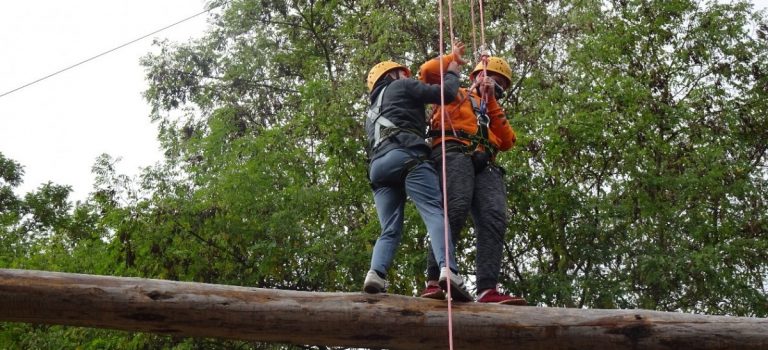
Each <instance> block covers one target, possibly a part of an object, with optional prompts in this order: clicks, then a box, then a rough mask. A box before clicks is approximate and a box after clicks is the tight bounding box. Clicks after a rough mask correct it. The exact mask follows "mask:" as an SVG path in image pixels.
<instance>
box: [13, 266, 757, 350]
mask: <svg viewBox="0 0 768 350" xmlns="http://www.w3.org/2000/svg"><path fill="white" fill-rule="evenodd" d="M452 315H453V316H452V317H453V327H454V329H453V339H454V348H455V349H675V350H680V349H768V319H762V318H748V317H728V316H706V315H693V314H683V313H667V312H659V311H648V310H588V309H561V308H541V307H533V306H523V307H519V306H503V305H485V304H477V303H453V307H452ZM0 321H8V322H27V323H37V324H58V325H70V326H86V327H98V328H110V329H118V330H126V331H134V332H153V333H160V334H167V335H173V336H184V337H215V338H227V339H241V340H251V341H260V342H280V343H291V344H306V345H327V346H349V347H367V348H387V349H419V350H422V349H447V348H448V329H447V324H448V322H447V321H448V314H447V303H446V302H445V301H439V300H430V299H421V298H413V297H406V296H400V295H392V294H378V295H370V294H364V293H357V292H356V293H318V292H301V291H286V290H274V289H259V288H249V287H237V286H223V285H213V284H204V283H191V282H176V281H164V280H153V279H142V278H125V277H108V276H93V275H83V274H71V273H57V272H45V271H30V270H10V269H0Z"/></svg>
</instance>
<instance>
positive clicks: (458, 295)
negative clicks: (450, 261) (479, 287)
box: [438, 267, 473, 302]
mask: <svg viewBox="0 0 768 350" xmlns="http://www.w3.org/2000/svg"><path fill="white" fill-rule="evenodd" d="M449 272H450V270H448V268H447V267H444V268H442V269H440V279H439V280H438V283H439V284H440V288H442V289H443V290H445V291H447V290H448V274H449ZM450 275H451V298H452V299H453V300H456V301H463V302H467V301H472V300H473V299H472V294H469V292H468V291H467V287H466V286H464V279H462V278H461V276H459V275H458V274H457V273H454V272H450Z"/></svg>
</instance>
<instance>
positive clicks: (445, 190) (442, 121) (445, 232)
mask: <svg viewBox="0 0 768 350" xmlns="http://www.w3.org/2000/svg"><path fill="white" fill-rule="evenodd" d="M448 4H449V18H450V17H452V16H451V15H450V0H448ZM438 7H439V8H440V9H439V11H438V12H439V16H440V19H439V22H440V125H443V126H444V125H445V93H444V86H445V80H444V78H443V69H444V68H443V54H444V47H443V44H444V41H443V0H440V1H438ZM451 22H452V21H451ZM452 26H453V25H452V24H451V27H452ZM451 30H453V29H452V28H451ZM451 34H453V33H451ZM440 136H441V137H442V139H443V140H444V139H445V127H442V128H440ZM440 147H441V151H442V163H443V164H442V175H443V181H442V182H443V184H442V185H443V226H444V230H443V238H444V239H445V258H444V262H445V267H447V269H446V270H447V271H448V275H447V277H448V281H447V282H448V295H447V299H448V348H449V349H450V350H453V310H452V303H451V265H450V263H449V261H450V255H448V254H449V252H450V250H449V249H448V247H449V246H448V244H451V242H449V239H448V236H449V232H450V231H449V230H450V226H449V225H448V195H447V194H448V188H447V186H446V183H447V181H446V170H445V169H446V167H445V142H440Z"/></svg>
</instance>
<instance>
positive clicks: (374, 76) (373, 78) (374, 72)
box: [368, 61, 411, 92]
mask: <svg viewBox="0 0 768 350" xmlns="http://www.w3.org/2000/svg"><path fill="white" fill-rule="evenodd" d="M398 68H399V69H403V70H405V75H407V76H409V77H410V76H411V70H410V69H408V67H406V66H404V65H402V64H399V63H396V62H392V61H383V62H380V63H379V64H377V65H375V66H373V68H371V70H370V71H369V72H368V92H371V91H372V90H373V86H374V85H376V82H377V81H379V79H381V77H382V76H383V75H384V74H387V72H389V71H391V70H393V69H398Z"/></svg>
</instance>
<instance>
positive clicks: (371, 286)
mask: <svg viewBox="0 0 768 350" xmlns="http://www.w3.org/2000/svg"><path fill="white" fill-rule="evenodd" d="M386 284H387V281H386V280H385V279H383V278H381V277H379V274H378V273H376V271H374V270H368V274H367V275H365V283H363V290H364V291H365V292H366V293H369V294H376V293H384V292H386V291H387V290H386V288H385V287H386Z"/></svg>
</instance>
